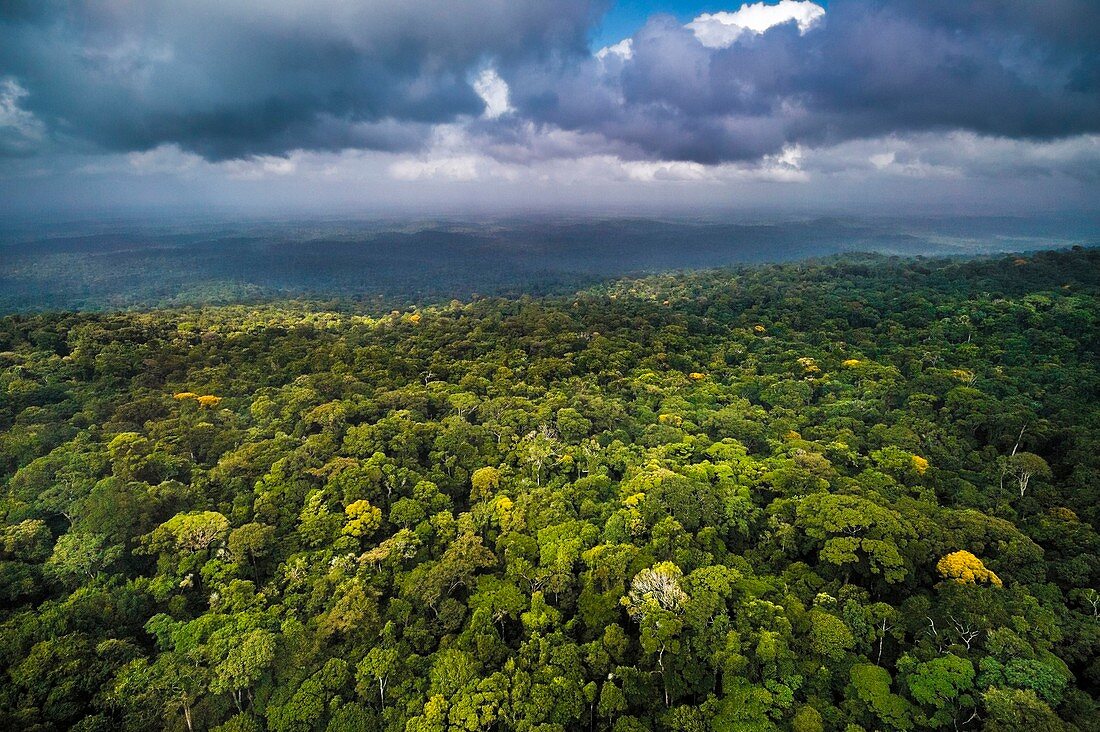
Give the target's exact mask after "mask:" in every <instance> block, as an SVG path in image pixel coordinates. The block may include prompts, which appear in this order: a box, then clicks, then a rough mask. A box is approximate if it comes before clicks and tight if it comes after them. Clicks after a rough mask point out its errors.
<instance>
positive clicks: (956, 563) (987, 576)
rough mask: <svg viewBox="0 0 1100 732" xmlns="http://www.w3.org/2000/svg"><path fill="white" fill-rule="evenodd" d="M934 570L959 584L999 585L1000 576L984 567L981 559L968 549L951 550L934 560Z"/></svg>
mask: <svg viewBox="0 0 1100 732" xmlns="http://www.w3.org/2000/svg"><path fill="white" fill-rule="evenodd" d="M936 571H937V572H939V573H940V576H941V577H943V578H944V579H948V580H951V581H952V582H958V583H959V584H975V583H977V582H988V583H989V584H991V585H996V586H997V587H1000V586H1001V578H1000V577H998V576H997V575H996V574H995V573H993V572H992V571H990V570H988V569H986V568H985V565H984V564H982V560H980V559H978V558H977V557H976V556H974V555H973V554H971V553H970V552H968V551H965V550H963V551H957V552H951V553H950V554H947V555H946V556H944V557H942V558H941V559H940V561H938V562H936Z"/></svg>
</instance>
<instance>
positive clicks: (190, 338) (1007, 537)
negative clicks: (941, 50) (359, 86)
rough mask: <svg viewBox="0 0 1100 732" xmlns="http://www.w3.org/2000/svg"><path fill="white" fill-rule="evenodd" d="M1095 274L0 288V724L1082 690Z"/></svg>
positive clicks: (801, 725)
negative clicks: (445, 294) (399, 292)
mask: <svg viewBox="0 0 1100 732" xmlns="http://www.w3.org/2000/svg"><path fill="white" fill-rule="evenodd" d="M74 246H77V247H78V248H81V256H80V257H78V258H76V259H71V260H69V259H65V257H66V256H67V255H66V254H65V252H64V251H62V250H63V249H64V247H63V246H61V245H60V244H58V245H56V246H55V247H54V250H53V253H52V254H51V256H54V257H57V258H58V259H56V260H53V261H55V262H56V263H58V266H61V264H60V263H62V262H79V261H88V258H87V257H85V256H84V250H83V249H82V247H84V246H85V245H84V244H79V245H74ZM242 246H246V247H253V246H259V245H254V244H252V243H249V244H246V245H242ZM332 246H337V245H332ZM470 246H471V247H473V248H475V249H476V248H477V247H478V246H480V245H478V244H475V243H471V244H470ZM261 250H262V248H261ZM157 251H158V252H160V253H163V256H164V257H165V259H164V260H163V261H164V264H163V269H154V270H151V271H154V272H161V271H170V270H171V269H172V268H173V267H175V266H176V265H175V264H174V262H176V261H177V260H174V259H173V257H179V256H183V255H182V254H181V253H180V252H178V251H168V252H162V250H157ZM186 251H187V256H190V257H195V256H199V255H197V254H196V252H195V250H194V249H193V248H191V249H187V250H186ZM252 251H254V250H252ZM578 251H579V250H578ZM160 253H157V254H154V253H150V252H143V253H142V252H139V253H137V254H135V255H134V256H135V257H138V259H136V260H133V261H141V262H149V261H152V260H153V259H155V258H156V257H157V256H160ZM8 256H11V255H8ZM20 256H21V255H20ZM104 256H105V257H106V259H105V260H104V261H108V262H118V261H127V260H126V257H125V256H124V255H122V254H120V253H118V252H117V251H116V252H114V253H105V254H104ZM655 256H656V255H655ZM17 258H18V257H17ZM210 258H211V261H210V262H207V263H204V264H203V265H202V266H210V267H212V268H218V267H231V266H235V265H233V264H232V260H230V261H228V262H226V261H214V260H216V259H217V257H216V256H215V254H214V253H210ZM288 261H289V260H280V262H281V263H280V264H278V265H277V266H278V267H284V268H286V269H285V270H283V271H284V272H287V273H290V274H292V273H293V270H294V267H293V266H292V265H291V264H288V263H287V262H288ZM418 261H419V260H418ZM470 261H471V262H473V263H474V264H471V268H473V269H476V266H477V265H476V263H477V262H478V261H480V260H477V259H472V260H470ZM8 264H9V266H10V264H11V260H10V259H9V260H8ZM16 264H17V265H18V266H19V267H23V266H29V265H23V264H19V263H18V262H17V263H16ZM87 266H88V267H89V268H93V267H96V266H97V265H94V264H88V265H87ZM144 266H145V265H144V264H142V265H141V267H144ZM240 266H242V267H243V266H245V265H244V264H241V265H240ZM409 266H410V268H412V267H414V266H419V265H414V263H412V260H410V264H409ZM135 267H137V265H135ZM138 269H140V267H138ZM21 271H23V270H21ZM95 271H97V272H100V273H104V272H108V271H110V268H109V267H105V268H100V269H96V270H95ZM471 271H472V270H471ZM592 271H594V272H595V271H597V268H593V270H592ZM333 272H334V275H333V276H336V277H339V276H340V273H339V272H338V271H337V270H335V269H334V270H333ZM32 274H33V273H28V272H26V271H23V274H21V275H19V276H20V277H24V278H25V277H31V276H32ZM290 274H287V275H286V276H290ZM117 275H118V277H120V278H122V280H125V279H126V278H127V277H130V276H133V277H137V278H139V280H138V281H141V282H145V281H146V279H142V278H151V277H152V275H151V274H150V271H145V270H143V271H141V272H138V271H137V269H135V270H132V271H129V270H125V269H123V270H120V271H119V272H118V273H117ZM317 276H318V277H320V276H321V275H320V274H318V275H317ZM457 276H458V277H459V278H460V277H461V276H464V273H458V275H457ZM20 281H26V280H20ZM73 281H76V280H75V279H74V280H73ZM261 285H262V283H261ZM149 286H150V287H154V289H153V290H150V291H149V292H150V294H148V295H146V294H143V295H141V296H140V298H138V299H137V300H135V301H134V302H138V301H139V300H140V299H141V298H144V297H147V296H148V297H158V295H157V291H156V289H155V286H154V285H153V284H150V285H149ZM174 286H175V285H173V287H174ZM262 286H266V285H262ZM477 286H478V287H480V284H478V285H477ZM562 286H564V284H563V285H562ZM88 287H89V288H91V289H89V291H88V297H89V298H92V299H95V298H102V297H103V295H102V293H101V292H99V291H93V290H94V288H95V287H97V285H96V284H95V280H89V284H88ZM108 289H109V288H108ZM105 291H106V290H105ZM166 291H167V290H166ZM5 292H6V297H23V295H19V296H11V295H10V291H5ZM1098 295H1100V252H1098V251H1096V250H1089V249H1076V250H1073V251H1063V252H1046V253H1037V254H1032V255H1026V256H1016V255H1012V256H1000V257H995V258H986V259H981V260H975V261H960V260H935V259H913V258H888V257H881V256H867V257H864V256H860V257H847V258H834V259H830V260H827V261H820V262H793V263H788V264H780V265H768V266H754V267H739V268H737V269H720V270H709V271H702V272H696V273H684V274H665V275H657V276H651V277H646V278H641V279H619V280H613V281H608V282H598V283H597V282H589V283H586V284H585V287H584V289H580V290H579V291H577V290H576V289H574V290H573V291H571V292H569V293H568V294H558V295H554V296H545V297H535V296H525V297H515V298H501V297H478V298H469V297H467V298H465V299H464V300H454V301H452V302H450V303H449V304H441V305H433V306H429V305H425V304H423V303H422V304H420V305H418V306H415V307H408V308H405V309H403V310H395V311H393V312H391V313H386V312H384V311H381V310H379V303H373V304H371V303H366V302H364V301H362V300H360V301H348V300H339V301H335V302H333V303H332V304H331V306H324V307H322V306H320V305H317V304H316V303H313V304H311V303H308V302H305V301H286V300H284V301H281V302H275V303H268V304H262V305H260V304H256V305H241V304H238V305H233V306H226V307H206V308H188V307H178V308H173V309H156V310H146V311H135V312H122V313H120V312H106V313H73V312H62V313H51V314H19V315H10V316H7V317H4V318H0V487H2V499H0V518H2V521H0V524H2V528H0V728H2V729H10V730H50V729H79V730H84V731H86V732H91V731H92V730H161V729H169V730H194V731H197V730H209V729H217V730H222V731H223V732H229V731H233V732H245V731H249V730H272V731H276V732H292V731H294V732H296V731H303V732H304V731H307V730H331V731H332V732H337V731H341V730H387V731H392V732H402V731H408V732H421V731H428V730H433V731H434V730H482V729H484V730H500V731H501V732H504V731H506V730H517V731H519V730H522V731H525V732H527V731H529V732H535V731H538V732H556V731H564V730H592V731H596V730H611V731H613V732H640V731H642V730H667V731H669V732H672V731H674V730H675V731H687V730H691V731H698V732H705V731H708V730H713V731H714V732H718V731H725V730H795V731H797V732H812V731H814V730H845V731H846V732H857V731H858V730H866V731H871V730H916V729H946V730H1033V731H1034V732H1040V731H1047V730H1082V731H1085V730H1095V729H1097V720H1098V719H1100V708H1098V698H1097V695H1098V690H1100V661H1098V651H1100V593H1098V590H1100V535H1098V533H1097V522H1098V521H1100V297H1098ZM49 297H53V295H50V296H49ZM58 297H61V299H60V300H57V301H53V300H48V301H47V302H43V303H40V304H43V305H46V304H56V303H57V302H70V301H69V300H66V299H65V298H69V297H73V295H72V293H69V294H66V295H64V296H60V295H59V296H58ZM445 300H446V298H443V299H442V300H437V302H445ZM108 301H109V298H108ZM8 302H9V304H10V303H11V302H12V300H10V299H9V301H8ZM97 302H103V301H102V300H97Z"/></svg>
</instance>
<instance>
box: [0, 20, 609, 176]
mask: <svg viewBox="0 0 1100 732" xmlns="http://www.w3.org/2000/svg"><path fill="white" fill-rule="evenodd" d="M601 8H602V6H601V5H599V3H598V2H593V1H591V0H540V1H537V2H513V1H512V0H472V1H470V2H462V3H453V2H450V1H449V0H420V1H418V2H407V3H406V2H401V3H395V2H390V1H389V0H363V1H360V2H349V1H347V0H281V1H280V2H278V3H272V2H261V1H259V0H189V1H188V2H178V1H173V0H142V1H141V2H128V1H126V0H97V1H90V2H65V1H63V0H14V2H5V3H3V4H0V79H7V80H9V81H10V83H12V84H18V85H19V86H18V88H19V89H21V90H25V95H24V97H23V98H22V99H21V100H20V102H21V110H22V111H23V112H25V113H27V114H32V115H34V117H35V119H37V120H39V121H40V122H41V123H43V124H45V125H46V126H47V127H48V128H49V129H50V131H51V132H52V133H53V135H54V137H55V138H56V139H60V140H68V141H69V144H71V145H81V144H88V145H95V146H100V147H102V148H105V149H107V150H114V151H129V150H145V149H149V148H152V147H155V146H157V145H161V144H167V143H174V144H177V145H179V146H180V147H181V148H183V149H185V150H188V151H194V152H198V153H200V154H201V155H203V156H204V157H207V158H208V159H222V158H233V157H244V156H248V155H255V154H271V153H274V154H278V153H283V152H286V151H289V150H294V149H311V150H333V149H342V148H366V149H379V150H402V149H409V148H413V147H416V146H417V145H418V143H419V142H420V141H422V140H423V139H424V136H425V135H426V134H427V126H428V125H431V124H434V123H439V122H446V121H450V120H453V119H455V118H456V117H457V116H459V115H477V114H479V113H480V112H481V111H482V110H483V109H484V106H485V105H484V102H483V100H482V98H481V97H480V96H479V95H478V94H477V92H476V91H475V89H474V88H473V87H472V86H471V79H470V78H469V77H470V73H471V71H472V70H473V69H475V68H476V67H477V66H478V65H479V64H483V63H485V62H487V61H489V60H494V61H497V62H499V63H501V64H512V63H520V62H526V61H531V60H534V61H536V62H537V60H538V59H540V58H542V57H545V56H547V55H551V54H552V55H555V56H557V57H559V58H560V57H571V56H582V55H587V31H588V28H589V27H590V26H591V24H592V23H593V22H594V20H595V18H596V17H597V16H598V14H599V11H600V9H601Z"/></svg>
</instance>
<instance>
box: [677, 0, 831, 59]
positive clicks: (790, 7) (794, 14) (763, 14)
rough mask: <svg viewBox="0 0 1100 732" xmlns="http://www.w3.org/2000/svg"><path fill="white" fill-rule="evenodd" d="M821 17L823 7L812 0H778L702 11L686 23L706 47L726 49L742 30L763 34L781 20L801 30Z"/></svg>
mask: <svg viewBox="0 0 1100 732" xmlns="http://www.w3.org/2000/svg"><path fill="white" fill-rule="evenodd" d="M824 16H825V8H823V7H821V6H820V5H817V4H815V3H812V2H803V1H800V0H780V2H779V3H778V4H776V5H767V4H765V3H762V2H760V3H753V4H751V5H749V4H746V5H742V6H741V7H740V8H739V9H738V10H736V11H734V12H732V13H730V12H720V13H704V14H703V15H700V16H699V17H697V18H696V19H695V20H693V21H691V22H690V23H688V24H687V27H688V28H690V29H691V31H692V32H693V33H695V37H696V38H698V39H699V42H700V43H702V44H703V45H704V46H706V47H707V48H728V47H729V46H732V45H733V44H734V42H736V41H737V39H738V38H740V37H741V35H742V34H743V33H745V32H752V33H763V32H764V31H766V30H768V29H769V28H772V27H774V26H777V25H779V24H781V23H789V22H791V21H794V22H795V23H797V24H798V30H799V31H800V32H802V33H805V32H806V31H808V30H809V29H810V28H813V27H814V26H815V25H817V23H818V22H820V20H821V19H822V18H823V17H824Z"/></svg>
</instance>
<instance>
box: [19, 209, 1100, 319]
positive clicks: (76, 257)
mask: <svg viewBox="0 0 1100 732" xmlns="http://www.w3.org/2000/svg"><path fill="white" fill-rule="evenodd" d="M1094 242H1100V222H1093V221H1091V220H1085V221H1076V220H1074V221H1067V220H1061V219H1058V220H1054V221H1052V222H1048V223H1046V224H1044V223H1043V222H1042V221H1032V220H1007V219H993V220H984V219H947V220H942V221H941V220H931V221H929V220H920V219H918V220H909V219H906V220H878V219H875V220H863V219H854V218H851V219H839V218H813V219H806V220H787V221H778V222H774V221H773V222H759V223H754V222H741V223H729V222H714V221H684V220H675V221H655V220H651V219H623V218H609V219H606V220H600V219H591V218H586V219H577V220H573V219H561V218H539V217H534V218H532V219H504V220H501V221H498V222H488V223H486V222H478V223H462V222H455V221H426V222H419V223H409V222H404V223H402V222H374V223H371V222H363V221H328V220H318V221H303V222H285V223H279V222H232V223H226V224H219V223H211V222H202V221H200V222H191V221H180V222H175V223H162V224H159V225H152V224H135V223H127V222H117V223H110V222H107V223H102V222H101V223H98V224H94V225H92V224H87V225H80V224H71V225H58V226H56V227H54V228H47V229H43V227H41V226H28V227H26V228H19V227H18V226H15V225H13V224H8V223H6V222H0V313H4V312H26V311H41V310H74V309H79V310H99V311H102V310H117V309H126V308H136V309H141V308H150V307H165V306H168V307H176V306H181V305H204V304H232V303H240V302H251V303H257V302H270V301H272V300H277V299H285V298H288V297H299V298H300V297H308V298H311V299H314V300H327V301H331V300H343V301H347V300H351V299H354V300H355V301H357V302H358V303H359V306H360V307H361V308H362V307H366V308H372V309H373V311H374V312H377V311H378V309H379V308H383V309H385V310H389V309H390V308H391V307H399V308H403V307H405V306H410V305H416V304H422V303H424V302H427V301H438V300H448V299H450V298H459V299H462V300H467V299H470V298H471V297H472V296H474V295H475V294H481V295H501V296H506V297H514V296H520V295H524V294H528V295H548V294H559V295H560V294H567V293H569V292H572V291H574V290H576V289H578V288H580V287H583V286H585V285H588V284H591V283H594V282H596V281H598V280H599V279H601V278H605V277H609V276H623V275H628V274H640V273H652V272H659V271H667V270H677V269H696V268H702V267H717V266H727V265H732V264H745V263H760V262H783V261H790V260H795V259H803V258H807V257H822V256H828V255H833V254H838V253H845V252H848V253H850V252H878V253H883V254H889V255H908V256H912V255H918V254H920V255H974V254H982V253H992V252H1003V251H1006V250H1018V251H1023V250H1041V249H1048V248H1068V247H1069V246H1070V245H1072V244H1089V243H1094Z"/></svg>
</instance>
